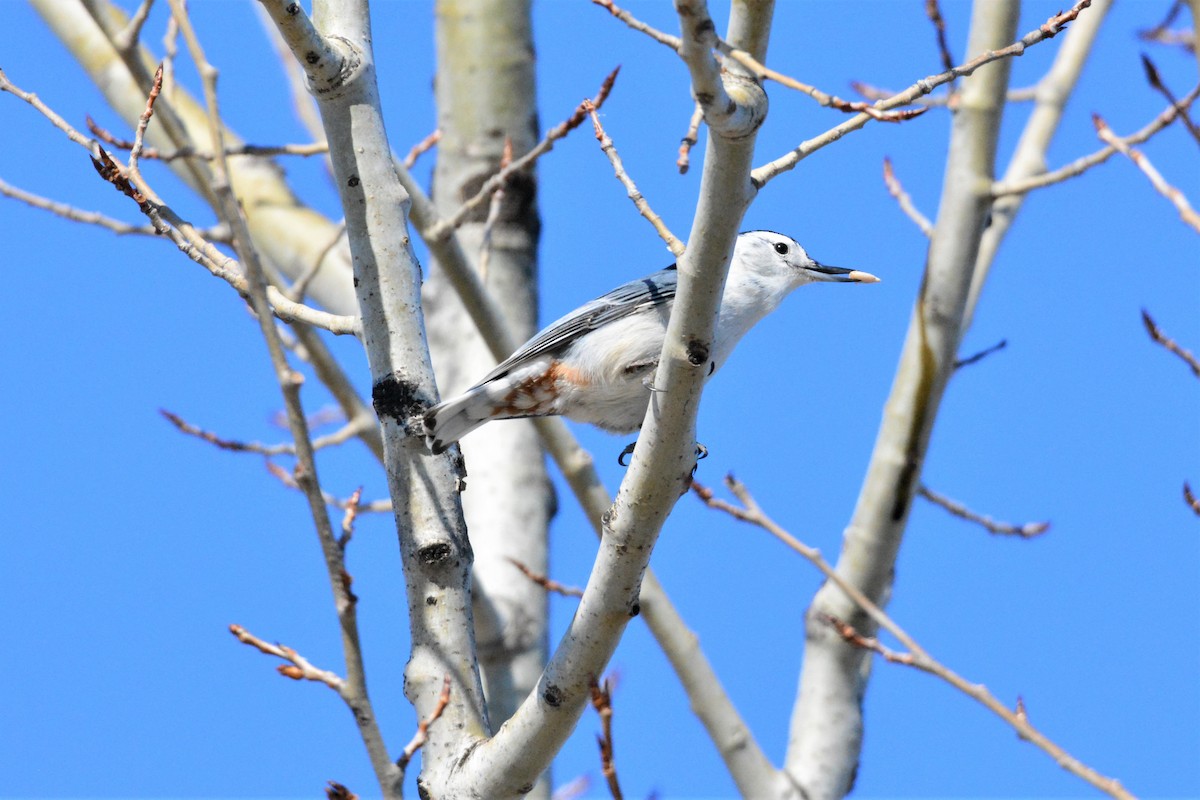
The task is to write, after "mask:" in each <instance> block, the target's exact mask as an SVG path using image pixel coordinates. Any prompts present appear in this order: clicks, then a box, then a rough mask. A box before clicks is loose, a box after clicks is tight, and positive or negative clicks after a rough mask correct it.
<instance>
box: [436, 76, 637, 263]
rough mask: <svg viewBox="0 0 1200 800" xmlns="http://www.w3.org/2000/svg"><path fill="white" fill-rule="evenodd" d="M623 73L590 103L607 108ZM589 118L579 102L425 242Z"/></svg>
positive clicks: (445, 233) (450, 226)
mask: <svg viewBox="0 0 1200 800" xmlns="http://www.w3.org/2000/svg"><path fill="white" fill-rule="evenodd" d="M620 71H621V68H620V67H617V68H616V69H614V70H613V71H612V72H610V73H608V77H606V78H605V79H604V82H603V83H601V84H600V90H599V91H598V92H596V96H595V97H593V98H592V100H591V103H592V105H593V106H595V107H596V108H600V107H601V106H603V105H604V101H605V100H607V99H608V94H609V92H611V91H612V87H613V83H614V82H616V80H617V73H618V72H620ZM585 119H587V111H586V110H585V109H584V107H583V103H580V104H579V105H578V106H576V108H575V112H574V113H573V114H571V116H570V117H568V118H567V119H565V120H564V121H562V122H560V123H559V124H558V125H556V126H554V127H553V128H551V129H550V132H549V133H547V134H546V136H545V137H544V138H543V139H542V140H541V141H540V142H538V143H537V144H536V145H534V147H533V148H532V149H530V151H529V152H528V153H526V154H525V155H523V156H521V157H520V158H518V159H517V160H516V161H514V162H512V163H511V164H509V165H508V167H507V168H505V169H502V170H500V171H499V172H497V173H496V174H495V175H493V176H492V177H490V178H488V179H487V180H486V181H484V184H483V186H482V187H480V189H479V191H478V192H476V193H475V195H474V196H473V197H471V198H470V199H469V200H467V201H466V202H465V203H463V204H462V206H461V207H460V208H459V209H458V211H456V212H454V214H453V215H451V216H450V217H447V218H446V219H442V220H438V221H437V222H436V223H434V224H433V225H431V226H429V227H428V228H426V229H424V230H422V232H421V236H422V238H424V239H425V240H426V241H429V240H439V239H445V238H446V237H448V236H449V235H450V233H451V232H452V231H453V230H454V229H455V228H457V227H458V226H459V225H461V224H462V223H463V222H464V221H465V220H466V219H467V217H468V216H470V214H471V212H472V211H474V210H475V209H476V208H478V207H479V206H480V205H481V204H482V203H483V202H484V201H486V200H487V199H488V198H490V197H491V196H492V194H493V193H494V192H496V191H498V190H499V189H500V187H501V186H503V185H504V183H505V182H506V181H507V180H508V178H509V176H510V175H512V174H513V173H515V172H520V171H521V170H523V169H525V168H526V167H528V166H529V165H530V164H532V163H533V162H535V161H537V160H538V159H539V158H541V157H542V156H543V155H545V154H546V153H548V152H550V151H551V150H552V149H554V143H555V142H557V141H558V140H559V139H561V138H563V137H564V136H566V135H567V134H568V133H570V132H571V131H573V130H575V129H576V128H578V127H579V126H580V125H581V124H582V123H583V121H584V120H585Z"/></svg>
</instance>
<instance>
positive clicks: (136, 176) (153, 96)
mask: <svg viewBox="0 0 1200 800" xmlns="http://www.w3.org/2000/svg"><path fill="white" fill-rule="evenodd" d="M162 85H163V67H162V64H159V65H158V69H156V70H155V71H154V80H153V82H152V83H151V84H150V93H149V95H147V97H146V110H145V111H143V112H142V114H141V116H139V117H138V124H137V128H135V129H134V132H133V146H132V147H130V148H129V166H128V168H127V169H126V174H127V175H128V176H129V179H130V180H131V181H133V182H134V184H135V185H140V184H143V183H144V181H143V180H142V173H141V170H140V169H139V168H138V159H140V158H141V157H142V149H143V148H144V147H145V146H146V129H147V128H148V127H150V120H151V118H152V117H153V116H154V101H155V100H157V99H158V95H159V93H160V92H161V91H162Z"/></svg>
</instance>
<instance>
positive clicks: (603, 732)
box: [590, 678, 624, 800]
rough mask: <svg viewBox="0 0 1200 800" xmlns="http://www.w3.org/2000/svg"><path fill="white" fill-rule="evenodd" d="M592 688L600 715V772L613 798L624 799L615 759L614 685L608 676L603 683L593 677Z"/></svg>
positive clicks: (594, 704) (594, 702) (593, 705)
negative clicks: (613, 730)
mask: <svg viewBox="0 0 1200 800" xmlns="http://www.w3.org/2000/svg"><path fill="white" fill-rule="evenodd" d="M590 688H591V695H592V708H594V709H596V714H597V715H598V716H599V717H600V733H598V734H596V744H597V745H599V747H600V772H601V774H603V775H604V780H605V781H606V782H607V783H608V791H609V794H611V795H612V798H613V800H622V798H623V797H624V795H622V793H621V784H620V781H618V780H617V765H616V763H615V762H614V761H613V738H612V716H613V708H612V687H611V685H610V683H609V679H608V678H605V679H604V682H603V683H597V682H596V679H595V678H593V679H592V683H591V686H590Z"/></svg>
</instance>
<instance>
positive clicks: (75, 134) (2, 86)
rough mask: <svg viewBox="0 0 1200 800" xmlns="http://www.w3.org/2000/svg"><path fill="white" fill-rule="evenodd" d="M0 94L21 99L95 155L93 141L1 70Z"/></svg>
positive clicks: (96, 146)
mask: <svg viewBox="0 0 1200 800" xmlns="http://www.w3.org/2000/svg"><path fill="white" fill-rule="evenodd" d="M0 92H8V93H9V94H11V95H13V96H14V97H19V98H21V99H22V100H24V101H25V102H26V103H28V104H29V105H31V106H33V107H34V108H35V109H37V110H38V111H39V112H40V113H41V115H42V116H43V117H45V118H46V119H48V120H50V124H52V125H53V126H54V127H56V128H58V129H59V130H60V131H62V132H63V133H65V134H66V135H67V138H68V139H70V140H71V141H72V142H74V143H75V144H77V145H79V146H81V147H83V148H85V149H86V150H87V151H88V152H89V153H91V154H92V155H93V156H95V155H96V151H97V150H98V149H99V145H98V144H97V142H96V140H95V139H89V138H88V137H86V136H84V135H83V134H82V133H80V132H79V131H77V130H75V128H74V127H72V126H71V124H70V123H69V122H67V121H66V120H65V119H63V118H62V117H60V116H59V115H58V114H57V113H55V111H54V109H52V108H50V106H48V105H46V104H45V103H43V102H42V100H41V98H40V97H38V96H37V95H36V94H34V93H33V92H27V91H25V90H23V89H20V88H18V87H17V86H16V85H14V84H13V83H12V81H10V80H9V79H8V76H7V75H5V74H4V70H3V69H2V68H0Z"/></svg>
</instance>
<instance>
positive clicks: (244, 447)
mask: <svg viewBox="0 0 1200 800" xmlns="http://www.w3.org/2000/svg"><path fill="white" fill-rule="evenodd" d="M158 413H159V414H162V415H163V417H165V418H166V420H167V421H168V422H170V423H171V424H172V425H174V426H175V427H176V428H178V429H179V431H180V432H181V433H186V434H187V435H189V436H195V437H196V438H197V439H203V440H204V441H206V442H208V443H209V444H212V445H216V446H217V447H219V448H221V449H222V450H229V451H230V452H234V453H257V454H259V455H262V456H284V455H288V456H294V455H295V454H296V445H295V444H293V443H292V442H283V443H280V444H263V443H262V442H243V441H239V440H237V439H226V438H224V437H221V436H217V434H215V433H213V432H212V431H206V430H204V429H203V428H199V427H197V426H195V425H193V424H191V423H190V422H188V421H187V420H185V419H183V418H182V417H180V416H179V415H178V414H173V413H171V412H170V411H167V410H166V409H163V408H160V409H159V410H158ZM371 424H372V421H371V420H362V419H358V420H351V421H350V422H347V423H346V424H345V425H343V426H342V427H341V428H339V429H338V430H336V431H334V432H333V433H330V434H326V435H325V436H318V437H317V438H316V439H313V443H312V446H313V450H322V449H324V448H326V447H334V446H336V445H339V444H344V443H345V442H348V441H350V440H351V439H353V438H354V437H356V436H359V435H360V434H361V433H362V431H363V429H364V428H365V427H367V426H369V425H371Z"/></svg>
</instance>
